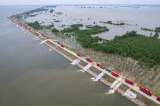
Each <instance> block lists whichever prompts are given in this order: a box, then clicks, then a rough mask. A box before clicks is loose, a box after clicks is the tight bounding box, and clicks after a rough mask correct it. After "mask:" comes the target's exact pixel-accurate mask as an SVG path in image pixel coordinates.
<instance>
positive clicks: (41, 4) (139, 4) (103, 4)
mask: <svg viewBox="0 0 160 106" xmlns="http://www.w3.org/2000/svg"><path fill="white" fill-rule="evenodd" d="M46 5H47V6H48V5H50V6H52V5H104V6H105V5H136V6H137V5H138V6H141V5H160V4H33V5H31V4H8V5H5V4H4V5H3V4H0V6H46Z"/></svg>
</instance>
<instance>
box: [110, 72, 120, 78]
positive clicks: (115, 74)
mask: <svg viewBox="0 0 160 106" xmlns="http://www.w3.org/2000/svg"><path fill="white" fill-rule="evenodd" d="M111 74H112V75H113V76H115V77H119V75H118V74H117V73H115V72H114V71H112V72H111Z"/></svg>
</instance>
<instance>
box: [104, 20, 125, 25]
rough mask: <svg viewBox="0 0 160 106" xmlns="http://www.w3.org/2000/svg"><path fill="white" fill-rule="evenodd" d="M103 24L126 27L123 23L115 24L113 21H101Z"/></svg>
mask: <svg viewBox="0 0 160 106" xmlns="http://www.w3.org/2000/svg"><path fill="white" fill-rule="evenodd" d="M101 23H105V24H111V25H125V23H123V22H120V23H113V22H112V21H107V22H103V21H101Z"/></svg>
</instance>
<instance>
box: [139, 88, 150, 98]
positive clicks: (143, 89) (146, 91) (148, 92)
mask: <svg viewBox="0 0 160 106" xmlns="http://www.w3.org/2000/svg"><path fill="white" fill-rule="evenodd" d="M139 89H140V90H141V91H143V92H144V93H146V94H148V95H150V96H152V92H151V91H150V90H148V89H146V88H144V87H143V86H141V87H139Z"/></svg>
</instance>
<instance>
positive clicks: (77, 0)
mask: <svg viewBox="0 0 160 106" xmlns="http://www.w3.org/2000/svg"><path fill="white" fill-rule="evenodd" d="M54 4H160V0H0V5H54Z"/></svg>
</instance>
